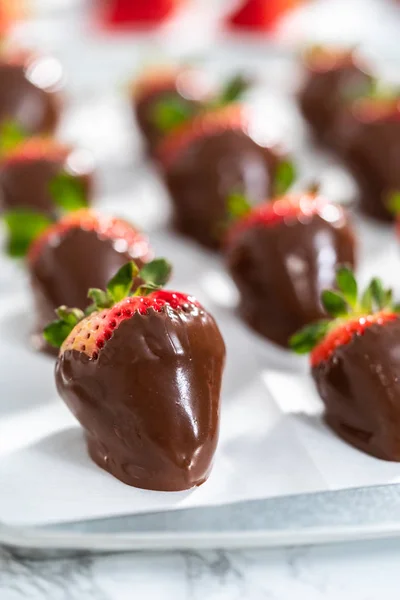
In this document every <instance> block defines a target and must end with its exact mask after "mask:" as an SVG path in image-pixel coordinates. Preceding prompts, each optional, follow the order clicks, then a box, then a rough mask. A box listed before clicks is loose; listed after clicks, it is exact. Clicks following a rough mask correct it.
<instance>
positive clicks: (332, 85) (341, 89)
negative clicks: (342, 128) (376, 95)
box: [299, 46, 371, 144]
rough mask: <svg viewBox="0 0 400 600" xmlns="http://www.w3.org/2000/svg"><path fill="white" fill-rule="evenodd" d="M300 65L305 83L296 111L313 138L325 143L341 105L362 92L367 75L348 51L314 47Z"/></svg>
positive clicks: (365, 89)
mask: <svg viewBox="0 0 400 600" xmlns="http://www.w3.org/2000/svg"><path fill="white" fill-rule="evenodd" d="M304 64H305V69H306V81H305V83H304V86H303V88H302V89H301V90H300V94H299V104H300V108H301V111H302V113H303V115H304V117H305V118H306V120H307V121H308V123H309V125H310V126H311V127H312V130H313V134H314V135H315V136H316V138H317V139H318V140H319V141H323V142H325V143H328V144H329V143H330V134H331V132H332V126H333V123H334V120H335V117H336V115H337V113H338V111H340V109H341V106H342V105H343V102H345V100H346V98H348V97H349V96H352V97H354V96H357V95H362V94H363V93H365V92H366V91H367V90H368V89H369V87H370V85H371V76H370V75H369V74H367V73H366V72H365V71H364V70H363V68H362V65H361V64H360V61H359V60H358V58H357V56H356V55H355V53H354V52H352V51H349V50H340V49H335V48H327V47H319V46H316V47H313V48H311V49H309V50H308V51H307V52H306V53H305V55H304Z"/></svg>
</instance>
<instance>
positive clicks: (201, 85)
mask: <svg viewBox="0 0 400 600" xmlns="http://www.w3.org/2000/svg"><path fill="white" fill-rule="evenodd" d="M248 87H249V81H248V80H247V79H246V78H244V77H242V76H241V75H235V76H233V77H232V78H230V79H228V81H227V82H226V83H225V85H224V86H222V88H221V89H220V90H219V91H218V92H214V93H211V86H210V83H209V82H208V81H207V77H206V75H205V73H203V72H201V71H200V70H198V69H193V68H192V69H188V68H186V69H185V68H172V67H171V68H167V67H159V68H153V69H150V70H147V71H146V72H145V73H144V74H143V75H142V76H141V77H140V78H139V79H138V80H137V81H136V82H135V85H134V87H133V107H134V112H135V115H136V120H137V122H138V125H139V128H140V129H141V131H142V134H143V136H144V138H145V140H146V142H147V145H148V149H149V151H150V153H151V154H152V155H154V156H155V151H156V149H157V146H158V144H159V143H160V142H161V141H162V140H163V138H165V136H166V135H167V134H169V133H171V132H173V131H176V130H178V129H179V128H180V127H181V126H182V125H183V124H184V123H187V122H188V121H190V120H191V119H193V117H195V116H196V115H197V114H198V113H199V112H202V111H204V110H206V109H210V108H216V107H221V106H225V105H227V104H230V103H232V102H235V101H236V100H238V98H239V97H240V96H241V95H242V94H243V93H244V92H245V91H246V90H247V88H248Z"/></svg>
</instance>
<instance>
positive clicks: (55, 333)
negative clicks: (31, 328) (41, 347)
mask: <svg viewBox="0 0 400 600" xmlns="http://www.w3.org/2000/svg"><path fill="white" fill-rule="evenodd" d="M73 328H74V325H70V324H69V323H66V322H65V321H53V322H52V323H50V324H49V325H47V327H45V328H44V330H43V337H44V339H45V340H46V342H47V343H48V344H50V346H54V348H60V347H61V346H62V344H63V342H64V340H66V339H67V337H68V336H69V334H70V333H71V331H72V330H73Z"/></svg>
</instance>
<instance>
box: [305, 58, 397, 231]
mask: <svg viewBox="0 0 400 600" xmlns="http://www.w3.org/2000/svg"><path fill="white" fill-rule="evenodd" d="M304 64H305V70H306V81H305V84H304V87H303V88H302V90H301V92H300V94H299V104H300V108H301V111H302V113H303V115H304V117H305V118H306V120H307V121H308V123H309V124H310V126H311V129H312V132H313V134H314V137H315V138H316V140H317V141H318V142H320V143H322V144H323V145H325V146H327V147H328V148H330V149H332V150H334V151H335V152H336V153H337V154H338V156H339V157H340V158H341V159H342V160H343V161H344V163H345V164H346V166H347V167H348V168H349V169H350V171H351V172H352V174H353V175H354V177H355V179H356V181H357V184H358V187H359V203H360V207H361V209H362V210H363V211H364V212H365V213H366V214H367V215H368V216H370V217H373V218H374V219H378V220H383V221H391V220H393V218H394V212H395V211H393V210H392V209H393V207H392V206H391V204H392V200H393V195H396V194H397V192H398V191H399V190H400V170H399V168H398V162H399V156H400V88H399V87H398V86H396V85H394V84H389V83H387V82H385V83H384V82H382V81H381V80H379V79H376V78H375V77H374V75H373V73H372V69H371V67H370V65H369V64H368V63H367V61H366V60H365V59H363V58H362V57H361V56H360V55H359V54H357V53H356V52H355V51H349V50H338V49H337V48H336V49H335V48H329V47H328V48H325V47H317V48H312V49H311V50H310V51H309V52H307V53H306V54H305V61H304ZM397 208H398V207H397Z"/></svg>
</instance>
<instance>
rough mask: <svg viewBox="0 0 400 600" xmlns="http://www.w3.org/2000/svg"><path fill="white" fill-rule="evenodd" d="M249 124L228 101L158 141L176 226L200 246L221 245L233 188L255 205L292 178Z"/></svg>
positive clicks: (287, 166)
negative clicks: (254, 136)
mask: <svg viewBox="0 0 400 600" xmlns="http://www.w3.org/2000/svg"><path fill="white" fill-rule="evenodd" d="M248 125H249V123H248V120H247V118H246V115H245V112H244V109H243V108H242V107H241V106H239V105H229V106H226V107H223V108H220V109H215V110H211V111H207V112H206V113H204V114H202V115H199V116H197V117H196V118H194V119H192V121H190V122H189V123H188V124H185V125H183V126H182V127H181V128H180V129H178V130H177V131H176V132H174V133H172V134H170V135H169V136H168V137H167V138H166V139H165V140H164V141H163V142H162V143H161V145H160V148H159V158H160V161H161V164H162V167H163V171H164V176H165V181H166V184H167V186H168V189H169V192H170V195H171V199H172V203H173V209H174V220H175V225H176V227H177V229H178V230H179V231H181V232H182V233H184V234H186V235H187V236H189V237H192V238H193V239H195V240H196V241H198V242H199V243H201V244H203V245H204V246H208V247H210V248H218V247H220V245H221V242H222V235H223V232H224V228H225V225H226V222H227V219H228V216H229V215H228V212H227V200H228V198H229V196H230V195H231V194H232V193H233V192H235V193H236V192H237V193H241V194H244V195H246V196H247V198H249V201H250V202H252V203H254V204H257V203H259V202H261V201H262V200H263V199H264V198H266V197H268V196H269V195H270V194H271V193H273V192H278V191H282V192H283V191H285V189H286V187H287V186H289V185H290V183H291V182H292V179H293V177H294V173H293V167H292V165H291V164H290V163H289V162H288V161H287V159H286V158H285V157H284V156H283V155H282V154H281V153H280V151H279V150H278V149H277V148H273V147H264V146H261V145H259V144H258V143H257V142H256V141H255V140H254V139H252V137H251V136H250V133H249V127H248ZM283 184H284V187H282V186H283Z"/></svg>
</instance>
